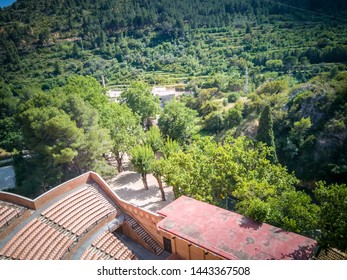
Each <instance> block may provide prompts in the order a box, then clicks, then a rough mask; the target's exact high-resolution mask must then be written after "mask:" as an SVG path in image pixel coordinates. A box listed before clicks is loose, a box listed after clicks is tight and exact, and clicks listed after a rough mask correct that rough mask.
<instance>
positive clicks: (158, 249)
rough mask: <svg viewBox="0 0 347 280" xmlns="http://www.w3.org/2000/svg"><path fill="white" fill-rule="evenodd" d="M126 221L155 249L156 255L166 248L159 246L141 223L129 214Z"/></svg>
mask: <svg viewBox="0 0 347 280" xmlns="http://www.w3.org/2000/svg"><path fill="white" fill-rule="evenodd" d="M125 222H126V223H127V224H128V225H129V226H131V228H132V229H133V230H134V231H135V232H136V234H137V235H138V236H139V237H140V238H141V239H142V240H143V241H145V242H146V244H147V245H148V246H149V247H150V248H151V249H152V250H153V252H154V253H155V254H156V255H160V254H161V253H162V252H163V251H164V249H163V248H161V247H160V246H159V244H158V243H157V242H156V241H155V240H154V239H153V238H152V237H151V236H150V235H149V234H148V233H147V232H146V231H145V230H144V229H143V227H141V226H140V225H139V223H138V222H137V221H136V220H135V219H133V218H132V217H130V216H128V217H127V218H126V220H125Z"/></svg>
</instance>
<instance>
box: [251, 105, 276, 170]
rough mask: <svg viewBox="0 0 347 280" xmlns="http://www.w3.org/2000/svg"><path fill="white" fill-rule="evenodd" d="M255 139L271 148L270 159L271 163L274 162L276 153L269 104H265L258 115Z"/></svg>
mask: <svg viewBox="0 0 347 280" xmlns="http://www.w3.org/2000/svg"><path fill="white" fill-rule="evenodd" d="M256 139H257V141H260V142H263V143H264V144H266V145H267V146H269V147H270V148H271V149H272V153H271V155H270V159H271V161H272V162H273V163H276V162H277V155H276V147H275V140H274V132H273V121H272V115H271V110H270V106H265V108H264V110H263V112H262V113H261V115H260V119H259V127H258V131H257V136H256Z"/></svg>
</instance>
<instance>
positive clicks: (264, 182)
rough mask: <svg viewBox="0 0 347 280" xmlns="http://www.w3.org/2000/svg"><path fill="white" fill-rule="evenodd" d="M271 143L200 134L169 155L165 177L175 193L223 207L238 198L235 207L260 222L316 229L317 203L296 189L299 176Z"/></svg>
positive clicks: (304, 229) (177, 195) (285, 227)
mask: <svg viewBox="0 0 347 280" xmlns="http://www.w3.org/2000/svg"><path fill="white" fill-rule="evenodd" d="M269 154H271V148H270V147H268V146H266V145H265V144H263V143H254V142H252V141H250V140H247V139H245V138H243V137H239V138H237V139H234V138H227V139H226V141H225V142H224V143H216V142H214V141H211V140H209V139H206V138H205V139H201V140H200V141H198V142H195V143H193V144H192V145H191V146H189V147H188V149H187V150H185V151H178V152H174V153H172V154H171V155H170V156H169V157H168V158H167V160H166V167H165V169H164V175H163V178H164V181H165V182H166V183H167V184H169V185H171V186H173V189H174V193H175V197H179V196H180V195H188V196H191V197H194V198H196V199H198V200H202V201H205V202H208V203H211V204H216V205H220V206H224V205H225V198H226V197H228V196H232V197H234V198H236V200H237V203H236V210H237V211H238V212H239V213H241V214H243V215H246V216H248V217H250V218H252V219H254V220H256V221H258V222H268V223H271V224H273V225H275V226H279V227H282V228H284V229H287V230H292V231H295V232H301V233H306V234H311V233H312V230H313V229H315V228H316V225H317V212H318V208H317V206H316V205H314V204H313V203H312V202H311V199H310V197H309V196H308V195H306V194H304V193H301V192H297V191H296V190H295V187H294V186H295V185H296V184H297V183H298V180H297V178H296V177H295V176H294V175H293V174H290V173H288V171H287V169H286V168H285V167H283V166H281V165H279V164H272V163H271V162H270V161H269V160H268V159H267V157H268V156H269Z"/></svg>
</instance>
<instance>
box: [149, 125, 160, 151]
mask: <svg viewBox="0 0 347 280" xmlns="http://www.w3.org/2000/svg"><path fill="white" fill-rule="evenodd" d="M145 143H146V144H147V145H149V146H150V147H151V148H152V150H153V152H154V153H157V152H159V151H161V150H162V148H163V146H164V140H163V137H162V134H161V131H160V129H159V127H157V126H152V127H151V128H150V129H149V130H148V131H147V132H146V134H145Z"/></svg>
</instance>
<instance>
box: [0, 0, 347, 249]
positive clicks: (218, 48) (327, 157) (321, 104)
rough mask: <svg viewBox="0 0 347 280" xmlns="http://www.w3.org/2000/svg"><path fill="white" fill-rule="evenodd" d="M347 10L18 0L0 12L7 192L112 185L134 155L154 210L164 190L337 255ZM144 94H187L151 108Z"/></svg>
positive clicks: (344, 174) (0, 142)
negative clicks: (10, 181) (156, 195)
mask: <svg viewBox="0 0 347 280" xmlns="http://www.w3.org/2000/svg"><path fill="white" fill-rule="evenodd" d="M197 7H198V8H197ZM346 14H347V7H346V5H345V3H344V1H334V3H333V4H332V3H329V4H328V3H327V1H295V0H287V1H284V0H282V1H265V0H264V1H260V0H259V1H258V0H248V1H240V0H223V1H202V0H197V1H183V0H180V1H155V0H153V1H136V0H135V1H116V0H95V1H84V0H59V1H49V0H39V1H29V0H26V1H23V0H18V1H16V2H15V3H14V4H13V5H12V6H11V7H8V8H4V9H2V10H1V11H0V61H1V67H0V74H1V75H0V77H1V80H0V96H1V99H0V100H1V101H0V109H1V111H0V114H1V119H0V147H1V148H2V149H4V150H7V151H8V152H12V153H13V155H14V165H15V169H16V182H17V187H16V189H15V190H13V191H14V192H16V193H19V194H21V195H25V196H28V197H36V196H37V195H39V194H41V193H42V192H45V191H47V190H49V189H50V188H52V187H54V186H56V185H57V184H59V183H61V182H64V181H66V180H68V179H70V178H72V177H74V176H77V175H79V174H82V173H84V172H86V171H89V170H93V171H95V172H98V173H100V174H102V175H103V176H104V177H105V178H111V177H112V176H115V175H116V173H117V172H122V171H123V169H124V166H123V165H124V157H125V155H130V158H131V162H132V166H133V168H134V169H135V170H136V171H137V172H139V173H140V174H141V178H142V180H143V183H144V188H148V185H147V181H146V178H147V174H149V173H152V174H153V175H154V176H155V178H156V179H157V181H158V187H159V188H160V190H161V194H162V199H163V200H165V192H164V190H163V182H165V183H166V184H168V185H171V186H173V190H174V193H175V197H179V196H180V195H187V196H191V197H194V198H196V199H198V200H201V201H205V202H208V203H211V204H215V205H218V206H220V207H224V208H227V209H232V210H233V211H236V212H238V213H241V214H243V215H245V216H247V217H251V218H252V219H254V220H256V221H258V222H267V223H270V224H272V225H275V226H278V227H281V228H284V229H286V230H290V231H294V232H297V233H300V234H304V235H307V236H311V237H314V238H318V240H319V241H320V244H321V245H322V246H323V247H329V246H330V247H336V248H339V249H340V250H344V251H345V250H347V242H346V240H347V238H346V232H347V188H346V182H347V180H346V178H347V128H346V125H347V113H346V112H347V68H346V62H347V41H346V39H345V38H346V34H347V21H346V20H345V18H346ZM102 79H104V80H105V83H106V87H105V88H104V87H103V86H102V85H101V81H102ZM153 85H167V86H170V87H174V88H175V89H176V91H177V92H181V93H182V94H181V95H180V97H179V98H176V99H174V100H172V101H170V102H169V103H167V104H165V107H164V108H161V106H160V101H159V99H158V98H157V97H155V96H153V95H152V94H151V87H152V86H153ZM112 88H118V89H121V90H122V94H121V96H120V99H119V103H117V102H113V101H111V100H110V99H109V98H108V97H107V95H106V92H107V90H108V89H112ZM186 92H189V93H190V94H184V93H186ZM154 118H156V119H157V123H158V126H155V125H154V126H153V125H152V123H153V122H152V120H153V119H154ZM23 152H25V154H26V155H25V156H24V157H23ZM110 152H112V154H113V155H114V157H115V159H116V162H117V169H115V168H113V167H111V166H110V165H109V164H107V161H106V159H105V156H106V155H107V154H108V153H110Z"/></svg>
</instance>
